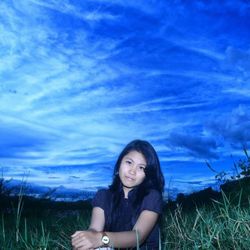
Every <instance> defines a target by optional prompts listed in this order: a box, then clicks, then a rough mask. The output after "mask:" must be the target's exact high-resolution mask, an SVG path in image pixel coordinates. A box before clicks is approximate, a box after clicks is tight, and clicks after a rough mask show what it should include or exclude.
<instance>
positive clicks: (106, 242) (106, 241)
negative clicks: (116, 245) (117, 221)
mask: <svg viewBox="0 0 250 250" xmlns="http://www.w3.org/2000/svg"><path fill="white" fill-rule="evenodd" d="M102 242H103V243H104V244H108V243H109V237H108V236H107V235H104V236H103V237H102Z"/></svg>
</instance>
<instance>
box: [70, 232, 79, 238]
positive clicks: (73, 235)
mask: <svg viewBox="0 0 250 250" xmlns="http://www.w3.org/2000/svg"><path fill="white" fill-rule="evenodd" d="M80 233H81V231H76V232H75V233H73V234H72V235H71V237H73V238H74V237H76V236H77V235H79V234H80Z"/></svg>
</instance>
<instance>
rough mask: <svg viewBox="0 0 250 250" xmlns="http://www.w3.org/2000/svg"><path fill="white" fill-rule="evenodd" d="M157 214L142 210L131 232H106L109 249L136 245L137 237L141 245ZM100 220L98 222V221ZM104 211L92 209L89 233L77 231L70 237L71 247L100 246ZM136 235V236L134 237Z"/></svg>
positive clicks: (87, 247)
mask: <svg viewBox="0 0 250 250" xmlns="http://www.w3.org/2000/svg"><path fill="white" fill-rule="evenodd" d="M158 216H159V215H158V214H157V213H155V212H152V211H148V210H144V211H142V212H141V214H140V216H139V218H138V220H137V222H136V224H135V226H134V228H133V230H132V231H126V232H106V234H107V236H108V237H109V239H110V243H109V244H108V245H109V246H110V247H116V248H126V247H135V246H136V245H137V237H138V239H139V244H140V245H141V244H142V243H143V242H144V241H145V239H146V238H147V236H148V235H149V233H150V232H151V230H152V229H153V227H154V225H155V223H156V222H157V219H158ZM99 219H100V221H98V220H99ZM104 221H105V219H104V211H103V210H102V209H101V208H94V209H93V212H92V218H91V224H90V227H89V229H90V231H78V232H76V233H75V234H73V235H72V245H73V247H75V248H77V249H79V250H84V249H91V248H97V247H100V246H102V245H103V244H102V241H101V239H102V232H100V231H102V230H103V228H104ZM136 234H137V235H136Z"/></svg>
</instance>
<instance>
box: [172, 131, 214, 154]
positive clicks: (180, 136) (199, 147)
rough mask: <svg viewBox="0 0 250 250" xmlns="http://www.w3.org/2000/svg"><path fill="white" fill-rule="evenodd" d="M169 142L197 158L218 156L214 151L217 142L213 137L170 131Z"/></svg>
mask: <svg viewBox="0 0 250 250" xmlns="http://www.w3.org/2000/svg"><path fill="white" fill-rule="evenodd" d="M169 144H170V145H171V146H173V147H176V148H182V149H185V150H187V152H188V153H189V154H191V155H192V156H194V157H198V158H205V159H207V158H212V159H216V158H218V154H217V153H216V149H217V144H216V141H215V140H214V139H213V138H210V137H205V136H195V135H190V134H187V133H172V134H171V135H170V137H169Z"/></svg>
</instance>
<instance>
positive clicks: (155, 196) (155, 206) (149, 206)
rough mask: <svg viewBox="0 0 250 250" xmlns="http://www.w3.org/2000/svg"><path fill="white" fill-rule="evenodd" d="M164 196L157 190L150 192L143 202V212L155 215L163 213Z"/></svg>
mask: <svg viewBox="0 0 250 250" xmlns="http://www.w3.org/2000/svg"><path fill="white" fill-rule="evenodd" d="M162 205H163V200H162V195H161V193H160V192H158V191H157V190H150V192H149V194H147V195H146V196H145V198H144V199H143V202H142V206H141V211H143V210H149V211H153V212H155V213H158V214H161V213H162Z"/></svg>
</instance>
